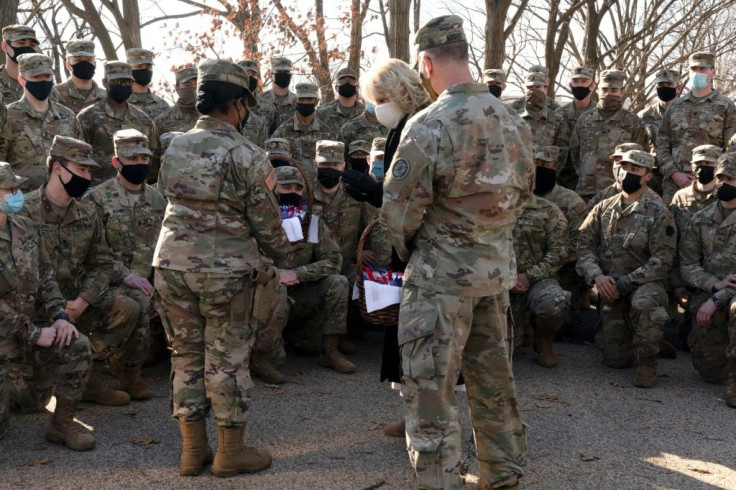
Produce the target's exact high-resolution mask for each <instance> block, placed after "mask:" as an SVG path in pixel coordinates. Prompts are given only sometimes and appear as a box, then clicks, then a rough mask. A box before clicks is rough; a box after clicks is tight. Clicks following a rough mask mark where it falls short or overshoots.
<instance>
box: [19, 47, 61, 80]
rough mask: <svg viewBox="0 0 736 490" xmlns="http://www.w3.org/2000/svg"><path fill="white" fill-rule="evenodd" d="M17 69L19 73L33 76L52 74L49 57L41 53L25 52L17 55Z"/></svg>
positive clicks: (51, 64)
mask: <svg viewBox="0 0 736 490" xmlns="http://www.w3.org/2000/svg"><path fill="white" fill-rule="evenodd" d="M17 59H18V71H19V72H20V74H21V75H25V76H28V77H35V76H36V75H52V76H53V74H54V69H53V63H52V62H51V58H49V57H48V56H46V55H45V54H41V53H25V54H22V55H20V56H18V58H17Z"/></svg>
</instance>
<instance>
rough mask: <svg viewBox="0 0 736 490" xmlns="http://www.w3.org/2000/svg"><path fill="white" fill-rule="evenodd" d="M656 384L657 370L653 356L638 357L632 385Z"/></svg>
mask: <svg viewBox="0 0 736 490" xmlns="http://www.w3.org/2000/svg"><path fill="white" fill-rule="evenodd" d="M656 384H657V372H656V361H655V358H654V356H646V357H644V356H642V357H640V358H639V363H638V365H637V366H636V373H635V374H634V386H636V387H637V388H652V387H653V386H654V385H656Z"/></svg>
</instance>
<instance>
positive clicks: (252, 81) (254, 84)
mask: <svg viewBox="0 0 736 490" xmlns="http://www.w3.org/2000/svg"><path fill="white" fill-rule="evenodd" d="M257 88H258V79H257V78H256V77H254V76H251V75H248V90H250V91H251V93H256V89H257Z"/></svg>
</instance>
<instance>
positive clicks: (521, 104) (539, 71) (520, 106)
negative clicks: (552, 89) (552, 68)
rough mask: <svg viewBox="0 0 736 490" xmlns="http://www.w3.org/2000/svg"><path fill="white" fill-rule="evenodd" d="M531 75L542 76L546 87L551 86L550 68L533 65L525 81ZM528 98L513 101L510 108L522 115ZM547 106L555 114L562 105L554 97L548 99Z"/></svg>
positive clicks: (525, 76)
mask: <svg viewBox="0 0 736 490" xmlns="http://www.w3.org/2000/svg"><path fill="white" fill-rule="evenodd" d="M531 75H540V76H541V77H542V78H543V79H544V85H545V86H548V85H549V68H547V67H546V66H542V65H532V66H530V67H529V69H528V70H527V72H526V74H525V75H524V79H525V80H526V79H527V78H528V77H529V76H531ZM526 103H527V101H526V98H521V99H518V100H515V101H513V102H512V103H511V104H509V106H510V107H511V108H512V109H513V110H515V111H516V112H517V113H519V114H521V113H522V112H524V111H525V110H526ZM545 104H546V105H547V109H548V110H549V111H550V112H555V111H556V110H557V109H559V108H560V104H558V103H557V102H555V99H554V97H547V100H546V102H545Z"/></svg>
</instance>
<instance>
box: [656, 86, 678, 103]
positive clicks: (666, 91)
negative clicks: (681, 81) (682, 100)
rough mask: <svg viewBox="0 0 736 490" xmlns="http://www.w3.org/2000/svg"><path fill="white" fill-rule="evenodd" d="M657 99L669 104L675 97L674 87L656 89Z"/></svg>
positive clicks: (675, 89) (675, 90)
mask: <svg viewBox="0 0 736 490" xmlns="http://www.w3.org/2000/svg"><path fill="white" fill-rule="evenodd" d="M657 97H658V98H659V100H661V101H662V102H669V101H671V100H672V99H674V98H675V97H677V88H676V87H657Z"/></svg>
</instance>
